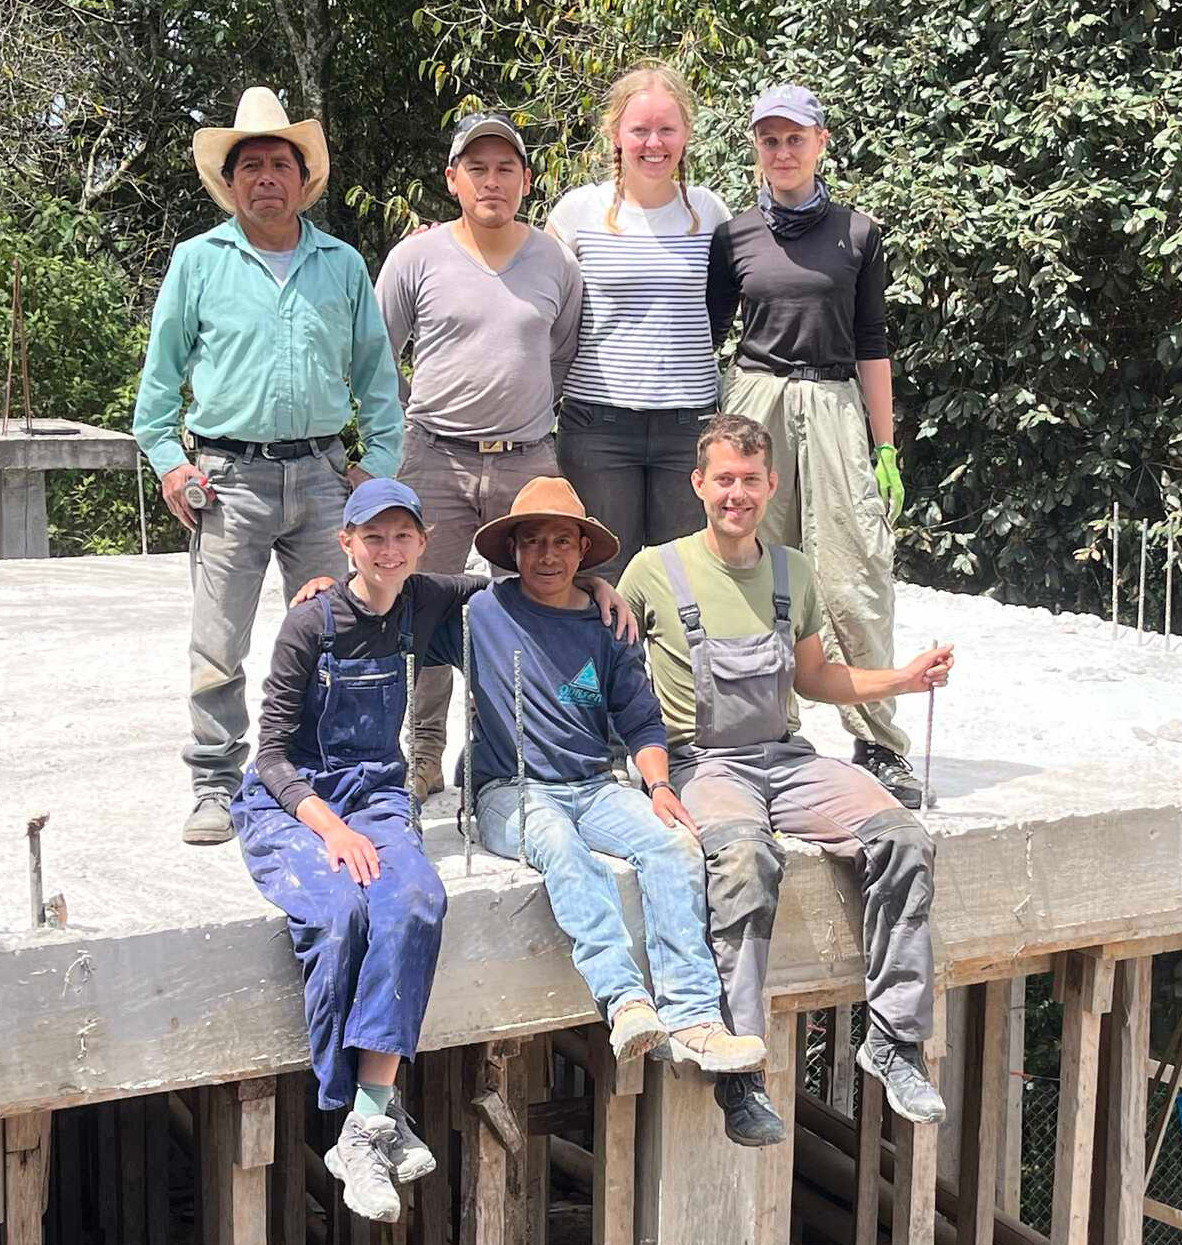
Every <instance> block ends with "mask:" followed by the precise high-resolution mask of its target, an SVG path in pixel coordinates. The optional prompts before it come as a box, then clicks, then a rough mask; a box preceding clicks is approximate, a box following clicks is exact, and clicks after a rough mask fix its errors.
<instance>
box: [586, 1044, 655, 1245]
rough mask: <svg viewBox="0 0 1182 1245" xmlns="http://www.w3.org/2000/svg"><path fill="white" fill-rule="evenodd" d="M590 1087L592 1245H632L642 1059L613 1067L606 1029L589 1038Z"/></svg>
mask: <svg viewBox="0 0 1182 1245" xmlns="http://www.w3.org/2000/svg"><path fill="white" fill-rule="evenodd" d="M588 1048H589V1056H590V1062H591V1076H592V1077H593V1079H594V1081H595V1179H594V1184H593V1192H592V1203H591V1241H592V1245H632V1241H633V1237H634V1225H635V1220H636V1099H637V1095H639V1094H641V1093H643V1092H644V1059H643V1058H641V1059H629V1060H627V1061H626V1062H625V1063H617V1062H616V1060H615V1057H614V1055H613V1054H612V1049H611V1041H610V1039H609V1036H608V1030H607V1026H606V1025H593V1026H592V1027H591V1030H590V1033H589V1034H588Z"/></svg>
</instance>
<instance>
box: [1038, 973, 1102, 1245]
mask: <svg viewBox="0 0 1182 1245" xmlns="http://www.w3.org/2000/svg"><path fill="white" fill-rule="evenodd" d="M1113 968H1114V966H1113V961H1111V960H1101V959H1097V958H1094V957H1091V956H1085V955H1079V954H1077V953H1070V954H1067V955H1064V956H1061V957H1060V958H1059V961H1058V962H1057V963H1056V968H1055V997H1056V999H1057V1000H1059V1001H1060V1002H1061V1003H1062V1004H1063V1037H1062V1042H1061V1045H1060V1056H1059V1121H1058V1127H1057V1131H1056V1140H1055V1189H1054V1197H1053V1202H1052V1207H1051V1243H1052V1245H1084V1242H1086V1241H1087V1239H1088V1214H1089V1209H1090V1199H1091V1180H1092V1159H1093V1142H1094V1132H1095V1123H1096V1083H1097V1078H1098V1075H1099V1066H1098V1065H1099V1045H1100V1017H1101V1015H1102V1014H1103V1013H1104V1012H1106V1011H1108V1009H1109V1008H1110V1007H1111V1006H1112V984H1113V977H1114V971H1113Z"/></svg>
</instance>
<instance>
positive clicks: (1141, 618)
mask: <svg viewBox="0 0 1182 1245" xmlns="http://www.w3.org/2000/svg"><path fill="white" fill-rule="evenodd" d="M1148 547H1149V520H1148V519H1142V520H1141V573H1140V577H1139V578H1138V580H1137V643H1138V644H1143V643H1144V642H1145V561H1146V551H1147V549H1148Z"/></svg>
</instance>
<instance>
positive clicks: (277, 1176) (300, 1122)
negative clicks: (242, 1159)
mask: <svg viewBox="0 0 1182 1245" xmlns="http://www.w3.org/2000/svg"><path fill="white" fill-rule="evenodd" d="M306 1079H307V1073H305V1072H289V1073H288V1074H287V1075H285V1076H280V1077H277V1078H276V1081H275V1163H274V1166H273V1168H272V1171H271V1235H272V1243H273V1245H307V1237H308V1226H307V1204H306V1201H305V1189H306V1187H307V1186H306V1183H305V1180H304V1098H305V1093H306V1089H305V1083H306Z"/></svg>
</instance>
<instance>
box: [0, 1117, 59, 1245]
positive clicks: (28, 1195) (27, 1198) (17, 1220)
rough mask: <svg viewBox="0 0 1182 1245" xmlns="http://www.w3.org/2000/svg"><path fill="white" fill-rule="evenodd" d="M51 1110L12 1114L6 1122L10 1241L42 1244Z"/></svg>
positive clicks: (17, 1244) (5, 1209) (7, 1228)
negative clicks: (29, 1113)
mask: <svg viewBox="0 0 1182 1245" xmlns="http://www.w3.org/2000/svg"><path fill="white" fill-rule="evenodd" d="M52 1122H53V1113H52V1112H51V1111H37V1112H34V1113H33V1114H31V1115H12V1116H9V1117H8V1119H6V1120H4V1121H3V1126H4V1204H3V1222H4V1227H5V1231H6V1232H7V1236H6V1238H5V1239H6V1240H7V1242H8V1245H41V1242H42V1240H43V1239H44V1237H43V1234H42V1224H41V1217H42V1215H44V1213H45V1193H46V1179H47V1176H48V1172H49V1138H50V1128H51V1125H52Z"/></svg>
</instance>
